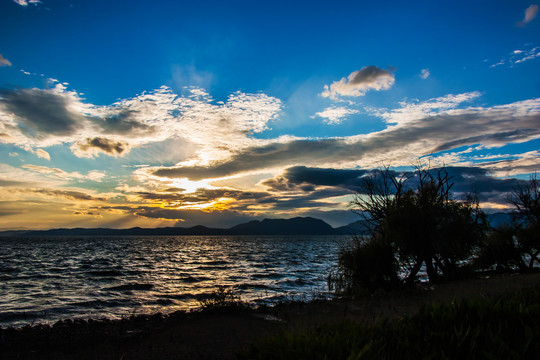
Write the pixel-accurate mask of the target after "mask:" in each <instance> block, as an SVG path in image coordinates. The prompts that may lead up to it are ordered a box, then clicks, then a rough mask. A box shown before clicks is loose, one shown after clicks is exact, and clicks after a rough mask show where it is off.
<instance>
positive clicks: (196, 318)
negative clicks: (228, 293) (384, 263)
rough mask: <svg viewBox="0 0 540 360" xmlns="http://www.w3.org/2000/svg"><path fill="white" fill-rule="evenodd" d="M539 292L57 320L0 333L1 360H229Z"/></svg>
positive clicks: (503, 288)
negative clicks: (299, 334)
mask: <svg viewBox="0 0 540 360" xmlns="http://www.w3.org/2000/svg"><path fill="white" fill-rule="evenodd" d="M538 285H540V273H538V272H534V273H527V274H502V275H484V276H482V277H476V278H471V279H466V280H462V281H456V282H451V283H446V284H435V285H429V286H427V287H419V288H417V289H414V290H399V291H398V290H396V291H391V292H378V293H374V294H372V295H369V296H360V297H357V298H355V299H334V300H320V301H317V300H315V301H312V302H308V303H301V302H296V303H295V302H292V303H284V304H278V305H276V306H273V307H261V308H259V309H238V310H233V311H225V310H217V311H200V312H182V311H179V312H176V313H172V314H169V315H162V314H153V315H139V316H135V317H132V318H129V319H122V320H98V319H89V320H63V321H59V322H57V323H55V324H53V325H41V324H38V325H34V326H25V327H22V328H16V329H15V328H2V330H1V340H0V357H2V358H5V359H15V358H19V359H22V358H24V359H50V358H53V359H72V358H73V359H75V358H77V359H120V358H123V359H184V358H185V359H233V358H234V357H235V353H236V351H238V350H240V349H243V348H245V347H246V346H248V345H249V344H250V343H251V342H253V341H257V340H260V339H263V338H265V337H268V336H271V335H273V334H277V333H279V332H282V331H306V330H309V329H313V328H315V327H317V326H320V325H322V324H327V323H333V322H338V321H341V320H344V319H350V320H352V321H355V322H359V323H360V322H361V323H373V322H375V321H378V320H380V319H382V318H386V319H396V318H403V317H406V316H410V315H412V314H414V313H415V312H416V311H418V309H420V307H421V306H422V305H427V304H431V303H442V304H448V303H451V302H453V301H460V300H463V299H465V298H495V297H497V296H501V295H503V294H507V293H512V292H515V291H519V290H521V289H525V288H529V287H534V286H538Z"/></svg>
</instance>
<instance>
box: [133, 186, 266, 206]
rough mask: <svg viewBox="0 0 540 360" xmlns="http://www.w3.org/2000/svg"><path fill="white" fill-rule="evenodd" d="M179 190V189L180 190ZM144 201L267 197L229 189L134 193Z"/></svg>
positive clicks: (205, 201)
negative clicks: (185, 192) (186, 192)
mask: <svg viewBox="0 0 540 360" xmlns="http://www.w3.org/2000/svg"><path fill="white" fill-rule="evenodd" d="M180 190H181V189H180ZM134 194H135V195H138V196H139V197H141V198H142V199H145V200H159V201H168V202H173V201H174V202H185V203H208V202H210V201H214V200H217V199H220V198H232V199H235V200H237V201H241V200H251V199H253V200H255V199H261V198H264V197H267V196H269V194H268V193H266V192H253V191H240V190H231V189H198V190H197V191H195V192H193V193H189V194H184V193H182V192H150V191H145V192H142V191H140V192H136V193H134Z"/></svg>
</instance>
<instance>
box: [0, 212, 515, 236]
mask: <svg viewBox="0 0 540 360" xmlns="http://www.w3.org/2000/svg"><path fill="white" fill-rule="evenodd" d="M488 218H489V220H490V223H491V224H492V225H493V226H497V225H499V224H501V223H504V222H508V221H509V216H508V214H505V213H496V214H491V215H489V216H488ZM366 232H367V223H366V221H365V220H358V221H355V222H353V223H350V224H348V225H345V226H340V227H336V228H333V227H332V226H330V225H329V224H328V223H326V222H325V221H323V220H321V219H316V218H312V217H295V218H292V219H264V220H253V221H250V222H247V223H243V224H239V225H236V226H233V227H231V228H228V229H221V228H210V227H206V226H202V225H197V226H193V227H161V228H140V227H134V228H130V229H109V228H91V229H87V228H73V229H67V228H61V229H50V230H13V231H0V236H3V237H6V236H10V237H12V236H16V237H37V236H43V237H46V236H160V235H167V236H178V235H360V234H363V233H366Z"/></svg>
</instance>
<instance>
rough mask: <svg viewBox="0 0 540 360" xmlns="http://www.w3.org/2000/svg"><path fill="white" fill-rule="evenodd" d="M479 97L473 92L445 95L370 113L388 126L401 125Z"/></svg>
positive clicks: (440, 112)
mask: <svg viewBox="0 0 540 360" xmlns="http://www.w3.org/2000/svg"><path fill="white" fill-rule="evenodd" d="M479 96H480V93H479V92H477V91H474V92H469V93H463V94H457V95H452V94H450V95H445V96H441V97H438V98H434V99H429V100H427V101H422V102H418V101H417V102H406V101H402V102H400V103H399V104H400V105H401V107H400V108H398V109H394V110H390V111H386V110H383V111H381V110H377V109H374V110H372V113H373V114H374V115H376V116H379V117H381V118H383V119H384V120H385V121H386V122H387V123H389V124H397V125H403V124H407V123H409V122H411V121H415V120H419V119H423V118H427V117H429V116H435V115H441V114H442V113H443V112H444V111H447V110H450V109H455V108H457V107H458V106H459V105H461V104H462V103H464V102H469V101H472V100H474V99H476V98H478V97H479Z"/></svg>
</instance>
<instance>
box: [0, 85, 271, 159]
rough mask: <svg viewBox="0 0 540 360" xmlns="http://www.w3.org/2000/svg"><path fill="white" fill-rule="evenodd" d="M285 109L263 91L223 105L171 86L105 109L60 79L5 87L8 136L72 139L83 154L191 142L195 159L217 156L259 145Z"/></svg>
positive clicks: (2, 112) (33, 142)
mask: <svg viewBox="0 0 540 360" xmlns="http://www.w3.org/2000/svg"><path fill="white" fill-rule="evenodd" d="M280 110H281V101H280V100H278V99H276V98H273V97H270V96H267V95H265V94H262V93H257V94H246V93H242V92H236V93H234V94H231V95H230V96H229V98H228V100H227V101H226V102H225V103H221V104H220V103H216V102H215V101H214V100H213V99H212V98H211V97H210V95H209V94H208V93H206V92H205V91H204V90H203V89H200V88H189V89H188V94H187V95H185V96H179V95H177V94H174V93H173V92H172V91H171V89H170V88H168V87H166V86H163V87H161V88H159V89H157V90H154V91H151V92H148V93H146V92H145V93H143V94H141V95H139V96H136V97H133V98H130V99H124V100H120V101H118V102H116V103H114V104H111V105H108V106H98V105H93V104H89V103H87V102H85V101H84V99H83V98H82V97H81V94H78V93H77V92H75V91H69V90H67V89H66V86H65V85H63V84H61V83H59V82H57V81H55V82H54V86H53V87H52V88H49V89H36V88H34V89H19V90H1V91H0V134H2V137H1V138H0V140H1V141H3V142H6V143H13V144H15V145H17V146H20V147H23V148H26V147H30V148H36V147H47V146H51V145H57V144H62V143H64V144H71V149H72V151H73V153H74V154H75V155H77V156H79V157H93V156H97V155H99V154H102V153H104V154H107V155H112V156H123V155H125V154H127V153H128V152H129V150H130V149H132V148H135V147H139V146H142V145H145V144H151V143H157V142H163V141H166V140H168V139H176V140H182V139H183V142H184V143H185V144H191V145H190V146H192V147H193V148H194V152H193V153H194V154H195V155H194V156H193V159H194V160H199V161H209V160H212V159H219V158H224V157H226V156H228V155H229V154H230V153H231V151H234V149H239V148H242V147H246V146H249V145H250V144H253V143H255V142H257V140H255V139H253V138H252V137H251V134H253V133H258V132H262V131H264V130H266V129H267V128H268V123H269V122H270V121H271V120H273V119H275V118H276V117H277V115H278V113H279V111H280Z"/></svg>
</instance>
